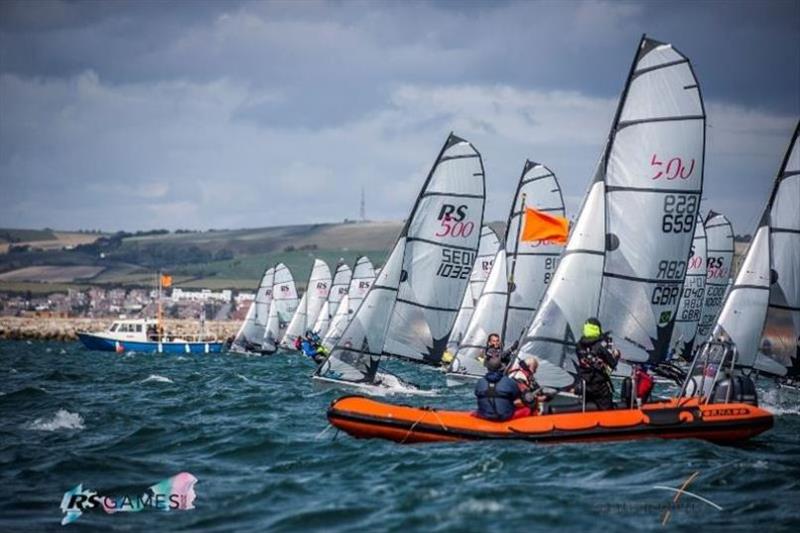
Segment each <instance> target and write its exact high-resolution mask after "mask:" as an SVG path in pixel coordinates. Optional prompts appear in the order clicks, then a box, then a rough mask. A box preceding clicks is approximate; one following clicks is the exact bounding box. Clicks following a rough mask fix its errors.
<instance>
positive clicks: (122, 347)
mask: <svg viewBox="0 0 800 533" xmlns="http://www.w3.org/2000/svg"><path fill="white" fill-rule="evenodd" d="M78 338H79V339H80V341H81V342H82V343H83V345H84V346H85V347H86V348H87V349H89V350H97V351H103V352H142V353H166V354H187V353H194V354H199V353H219V352H221V351H222V347H223V345H224V343H223V342H150V341H118V340H114V339H109V338H106V337H101V336H99V335H94V334H92V333H78Z"/></svg>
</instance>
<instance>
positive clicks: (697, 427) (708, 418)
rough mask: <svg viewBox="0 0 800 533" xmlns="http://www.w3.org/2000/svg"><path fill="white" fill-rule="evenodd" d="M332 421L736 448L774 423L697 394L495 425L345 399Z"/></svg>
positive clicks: (355, 430)
mask: <svg viewBox="0 0 800 533" xmlns="http://www.w3.org/2000/svg"><path fill="white" fill-rule="evenodd" d="M328 420H329V421H330V423H331V424H332V425H333V426H335V427H337V428H339V429H341V430H343V431H345V432H347V433H349V434H350V435H353V436H354V437H358V438H381V439H388V440H393V441H395V442H399V443H403V444H410V443H414V442H444V441H460V440H478V439H498V440H502V439H516V440H528V441H533V442H581V441H583V442H586V441H615V440H638V439H646V438H662V439H682V438H696V439H705V440H709V441H713V442H718V443H732V442H739V441H743V440H747V439H749V438H751V437H754V436H755V435H758V434H759V433H762V432H764V431H766V430H768V429H770V428H771V427H772V422H773V419H772V415H771V414H770V413H769V412H768V411H765V410H764V409H761V408H759V407H756V406H753V405H749V404H745V403H714V404H709V403H705V402H704V401H703V400H702V399H701V398H697V397H688V398H674V399H671V400H666V401H662V402H656V403H650V404H646V405H644V406H642V408H641V409H615V410H611V411H586V412H583V411H579V412H568V413H561V414H545V415H537V416H528V417H525V418H518V419H514V420H509V421H506V422H491V421H488V420H482V419H480V418H477V417H476V416H474V415H473V414H472V413H470V412H468V411H440V410H438V409H433V408H430V407H412V406H407V405H393V404H389V403H384V402H379V401H376V400H372V399H369V398H366V397H363V396H345V397H342V398H339V399H338V400H334V401H333V402H332V403H331V406H330V408H329V409H328Z"/></svg>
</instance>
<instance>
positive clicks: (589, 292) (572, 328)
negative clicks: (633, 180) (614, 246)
mask: <svg viewBox="0 0 800 533" xmlns="http://www.w3.org/2000/svg"><path fill="white" fill-rule="evenodd" d="M605 242H606V240H605V185H604V183H603V182H602V181H597V182H595V183H593V184H592V185H591V187H590V189H589V192H588V194H587V195H586V198H585V199H584V202H583V206H582V207H581V210H580V214H579V215H578V218H577V220H576V221H575V224H574V225H573V227H572V229H571V231H570V235H569V240H568V241H567V247H566V249H565V250H564V253H563V254H562V255H561V260H560V261H559V263H558V267H557V268H556V271H555V273H554V274H553V277H552V280H551V281H550V284H549V285H548V287H547V290H546V292H545V295H544V298H543V299H542V302H541V304H540V305H539V310H538V311H537V312H536V315H535V316H534V319H533V322H532V323H531V326H530V328H529V329H528V332H527V335H526V336H525V337H524V338H523V341H522V346H521V348H520V351H519V353H518V357H519V358H520V359H525V358H527V357H529V356H537V357H538V358H539V370H538V372H537V373H536V379H537V381H538V382H539V383H540V384H541V385H547V386H551V387H564V386H567V385H569V384H570V383H572V377H571V376H570V375H569V374H568V373H567V372H566V371H565V369H569V370H572V362H573V361H574V360H575V344H576V342H577V340H578V338H579V337H580V332H581V326H582V325H583V323H584V321H585V320H586V318H587V312H588V313H591V312H592V310H595V309H597V306H598V304H599V301H600V286H601V285H602V279H603V256H604V250H605Z"/></svg>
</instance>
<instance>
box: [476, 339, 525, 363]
mask: <svg viewBox="0 0 800 533" xmlns="http://www.w3.org/2000/svg"><path fill="white" fill-rule="evenodd" d="M518 345H519V343H517V342H515V343H514V345H513V346H511V347H510V348H509V349H508V350H506V351H503V341H502V340H501V339H500V335H499V334H497V333H490V334H489V337H488V338H487V339H486V348H485V349H484V351H483V364H484V366H486V365H487V363H488V362H489V360H490V359H491V358H492V357H500V362H501V363H502V365H503V366H504V367H505V366H508V363H510V362H511V356H512V355H514V351H515V350H516V349H517V347H518Z"/></svg>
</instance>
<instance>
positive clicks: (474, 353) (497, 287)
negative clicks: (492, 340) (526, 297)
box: [450, 248, 508, 376]
mask: <svg viewBox="0 0 800 533" xmlns="http://www.w3.org/2000/svg"><path fill="white" fill-rule="evenodd" d="M507 305H508V264H507V261H506V251H505V250H504V249H502V248H501V249H500V250H498V251H497V255H495V258H494V261H493V263H492V269H491V272H490V274H489V279H487V280H486V283H485V284H484V286H483V292H482V293H481V297H480V298H479V299H478V303H477V304H476V305H475V312H474V313H473V314H472V318H471V319H470V321H469V326H468V327H467V331H466V334H465V335H464V339H463V340H462V342H461V344H460V345H459V347H458V351H457V352H456V356H455V359H454V360H453V363H452V364H451V366H450V371H452V372H459V373H462V374H470V375H474V376H480V375H483V374H484V373H485V370H484V368H483V351H484V348H485V347H486V340H487V338H488V337H489V334H490V333H497V334H498V335H499V334H500V330H501V329H502V328H503V315H504V313H505V309H506V306H507Z"/></svg>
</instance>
